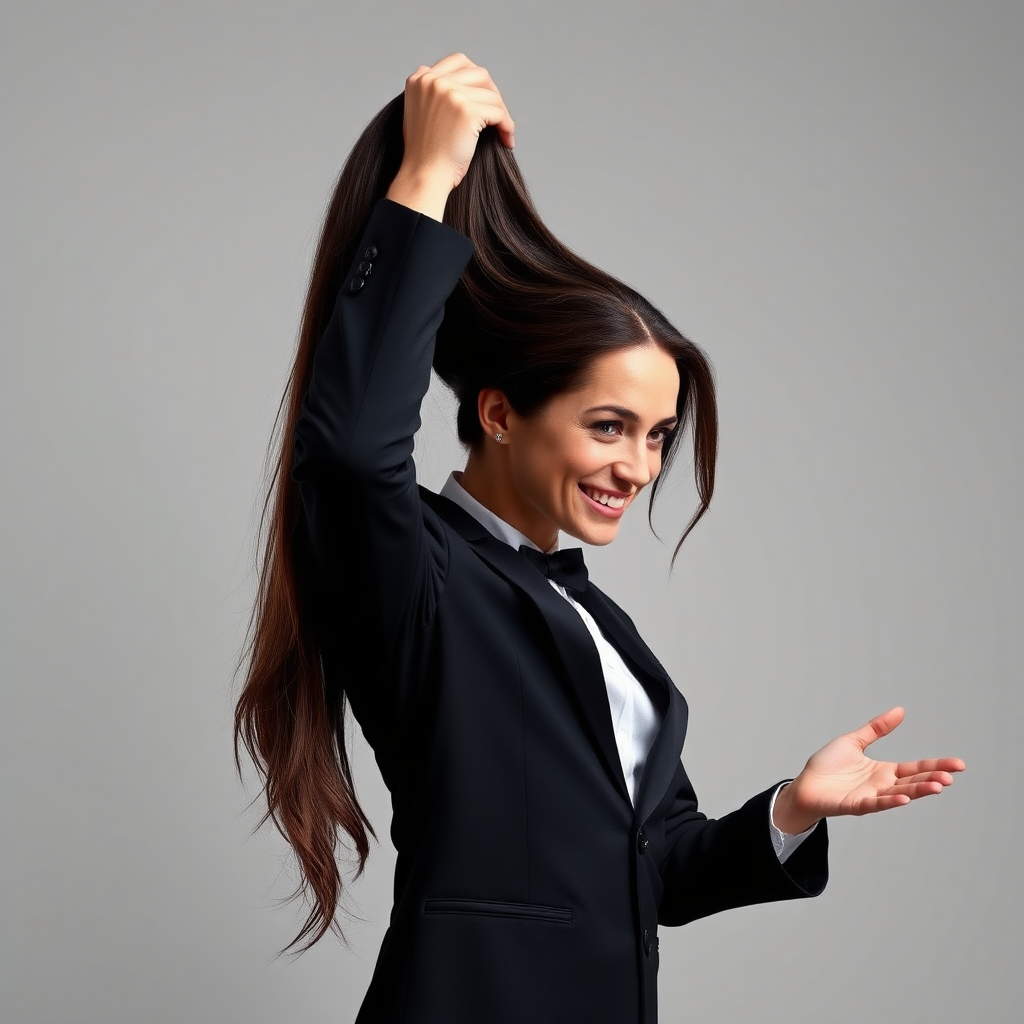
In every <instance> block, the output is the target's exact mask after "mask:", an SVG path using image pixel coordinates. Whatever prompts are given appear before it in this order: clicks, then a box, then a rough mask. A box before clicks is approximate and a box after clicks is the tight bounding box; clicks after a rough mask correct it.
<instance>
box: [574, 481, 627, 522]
mask: <svg viewBox="0 0 1024 1024" xmlns="http://www.w3.org/2000/svg"><path fill="white" fill-rule="evenodd" d="M579 487H580V491H582V492H583V496H584V497H585V498H586V499H587V504H588V505H589V506H590V507H591V508H592V509H593V510H594V511H595V512H598V513H600V514H601V515H603V516H607V517H608V518H610V519H618V518H619V516H621V515H622V512H623V509H624V508H625V507H626V503H627V501H628V500H629V496H628V495H625V494H616V493H615V492H613V491H602V490H600V489H599V488H597V487H586V486H584V485H583V484H580V485H579Z"/></svg>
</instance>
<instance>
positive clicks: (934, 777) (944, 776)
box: [895, 772, 953, 786]
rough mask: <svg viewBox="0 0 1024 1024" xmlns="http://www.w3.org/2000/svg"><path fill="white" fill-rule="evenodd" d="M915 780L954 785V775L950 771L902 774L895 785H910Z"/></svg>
mask: <svg viewBox="0 0 1024 1024" xmlns="http://www.w3.org/2000/svg"><path fill="white" fill-rule="evenodd" d="M915 782H938V783H939V784H940V785H942V786H952V785H953V776H952V775H950V774H949V772H918V773H917V774H915V775H907V776H901V777H900V778H899V781H898V782H897V783H895V785H898V786H908V785H912V784H913V783H915Z"/></svg>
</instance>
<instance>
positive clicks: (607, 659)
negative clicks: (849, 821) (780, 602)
mask: <svg viewBox="0 0 1024 1024" xmlns="http://www.w3.org/2000/svg"><path fill="white" fill-rule="evenodd" d="M461 476H462V474H461V473H460V472H458V471H455V472H453V473H451V475H450V476H449V477H448V479H447V481H445V485H444V487H442V488H441V495H442V496H443V497H445V498H448V499H449V500H450V501H454V502H455V503H456V504H457V505H459V506H460V507H461V508H463V509H464V510H465V511H466V512H468V513H469V514H470V515H471V516H472V517H473V518H474V519H476V520H477V521H478V522H479V523H480V524H481V525H482V526H483V527H485V528H486V529H487V530H488V532H489V533H491V534H493V535H494V536H495V537H497V538H498V540H501V541H504V542H505V543H506V544H509V545H510V546H512V547H514V548H516V550H518V549H519V548H520V546H522V545H524V544H525V545H527V546H528V547H531V548H535V549H536V550H538V551H539V550H540V548H538V547H537V545H536V544H534V543H533V541H532V540H530V538H529V537H526V536H525V535H523V534H522V533H520V532H519V531H518V530H517V529H515V527H513V526H510V525H509V524H508V523H506V522H505V520H504V519H501V518H499V517H498V516H496V515H495V514H494V513H493V512H492V511H491V510H490V509H489V508H487V507H486V506H484V505H481V504H480V502H479V501H477V500H476V498H474V497H473V496H472V495H471V494H470V493H469V492H468V491H467V490H466V489H465V488H464V487H463V486H462V485H461V484H460V483H459V479H460V478H461ZM557 550H558V543H557V542H556V543H555V546H554V547H553V548H552V549H551V551H557ZM551 551H549V552H546V553H547V554H550V553H551ZM548 582H549V583H550V584H551V586H552V587H553V588H554V589H555V590H556V591H557V592H558V593H559V594H561V596H562V597H563V598H564V599H565V600H566V601H568V602H569V604H570V605H572V607H573V608H575V609H576V611H577V613H578V614H579V616H580V618H581V619H583V623H584V625H585V626H586V627H587V630H588V632H589V633H590V635H591V636H592V637H593V639H594V643H595V644H596V646H597V652H598V654H599V656H600V658H601V669H602V671H603V674H604V684H605V687H606V689H607V691H608V706H609V708H610V709H611V713H612V727H613V729H614V732H615V745H616V746H617V747H618V750H619V760H620V762H621V764H622V774H623V775H624V776H625V779H626V785H627V786H628V788H629V796H630V799H631V800H632V801H633V802H634V803H636V792H637V789H638V788H639V786H640V779H641V777H642V776H643V773H644V765H645V764H646V762H647V755H648V753H649V752H650V749H651V746H652V744H653V743H654V738H655V736H656V735H657V734H658V729H659V728H660V727H661V719H660V716H659V714H658V710H657V708H655V706H654V704H653V703H652V701H651V698H650V696H649V695H648V693H647V691H646V690H645V689H644V688H643V686H642V685H641V684H640V682H639V680H638V679H637V678H636V676H634V675H633V673H632V672H631V671H630V670H629V668H628V666H627V665H626V663H625V662H624V661H623V660H622V656H621V655H620V654H619V652H618V651H617V650H616V649H615V648H614V647H613V646H612V645H611V644H610V643H609V642H608V639H607V638H606V637H605V635H604V634H603V633H602V632H601V629H600V627H599V626H598V624H597V623H596V622H595V621H594V618H593V616H592V615H591V614H590V613H589V612H588V611H587V610H586V608H584V607H583V606H582V605H579V604H577V603H576V602H575V601H574V600H573V599H572V597H571V596H570V595H569V592H568V591H567V590H566V589H565V588H564V587H561V586H559V585H558V584H557V583H555V581H554V580H548ZM786 784H787V783H785V782H783V783H782V784H781V785H780V786H779V787H778V789H776V790H775V792H774V793H773V794H772V800H771V804H770V806H769V809H768V826H769V828H770V829H771V834H772V845H773V847H774V848H775V853H776V855H777V856H778V858H779V861H780V862H784V861H785V860H786V859H787V858H788V857H789V855H790V854H791V853H792V852H793V851H794V850H795V849H796V848H797V847H798V846H799V845H800V843H801V842H803V840H804V839H805V838H806V837H807V836H809V835H810V834H811V832H813V831H814V826H811V828H809V829H808V830H807V831H806V832H800V833H799V834H797V835H791V834H790V833H788V832H782V831H780V830H779V829H778V828H776V827H775V824H774V822H773V821H772V811H773V810H774V808H775V798H776V797H777V796H778V795H779V790H780V789H782V787H783V786H785V785H786Z"/></svg>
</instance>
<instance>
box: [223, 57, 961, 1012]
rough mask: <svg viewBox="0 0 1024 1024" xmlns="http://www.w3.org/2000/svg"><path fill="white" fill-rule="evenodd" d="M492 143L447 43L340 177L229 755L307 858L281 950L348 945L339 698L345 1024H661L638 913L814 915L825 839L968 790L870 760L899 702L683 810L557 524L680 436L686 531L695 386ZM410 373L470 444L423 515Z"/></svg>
mask: <svg viewBox="0 0 1024 1024" xmlns="http://www.w3.org/2000/svg"><path fill="white" fill-rule="evenodd" d="M513 132H514V125H513V122H512V119H511V117H510V116H509V112H508V110H507V108H506V106H505V104H504V102H503V100H502V98H501V96H500V94H499V92H498V90H497V89H496V88H495V86H494V83H493V82H492V80H491V78H490V76H489V74H488V73H487V71H486V70H485V69H484V68H482V67H479V66H477V65H475V64H473V63H472V62H471V61H470V60H469V59H468V58H467V57H466V56H465V55H463V54H458V53H457V54H452V55H450V56H448V57H446V58H444V59H443V60H441V61H439V62H438V63H437V64H435V65H433V66H432V67H426V66H423V67H420V68H419V69H418V70H417V71H416V72H414V73H413V74H412V75H411V76H410V77H409V78H408V79H407V81H406V87H405V91H404V94H403V95H402V96H399V97H396V99H395V100H393V101H392V102H391V103H390V104H389V105H388V106H387V107H386V108H385V109H384V110H383V111H381V113H380V114H379V115H378V116H377V117H376V118H375V119H374V121H373V122H371V124H370V125H369V126H368V127H367V129H366V131H365V132H364V133H363V135H362V136H361V137H360V139H359V141H358V142H357V144H356V146H355V148H354V149H353V152H352V154H351V156H350V157H349V160H348V162H347V163H346V165H345V168H344V169H343V171H342V174H341V177H340V179H339V182H338V185H337V188H336V190H335V194H334V198H333V200H332V203H331V206H330V209H329V211H328V214H327V218H326V222H325V226H324V231H323V235H322V238H321V241H320V246H319V249H318V252H317V256H316V260H315V264H314V268H313V275H312V282H311V286H310V292H309V297H308V300H307V303H306V308H305V311H304V315H303V325H302V331H301V336H300V343H299V350H298V353H297V357H296V364H295V368H294V370H293V373H292V377H291V380H290V382H289V393H288V396H286V397H288V398H289V404H288V412H287V420H286V423H285V430H284V435H283V438H282V444H281V449H280V455H279V457H278V462H277V473H276V479H275V484H274V488H275V489H274V491H273V492H272V494H271V496H270V498H271V499H273V501H274V504H273V517H272V520H271V528H270V531H269V533H268V537H267V546H266V557H265V562H264V565H263V572H262V576H261V587H260V593H259V598H258V602H257V606H256V609H255V612H254V617H253V629H252V632H251V640H250V643H249V644H248V646H247V654H248V659H249V660H248V674H247V678H246V684H245V688H244V690H243V692H242V695H241V698H240V700H239V704H238V708H237V712H236V749H237V744H238V743H239V742H243V743H244V744H245V745H246V746H247V747H248V750H249V752H250V753H251V754H252V756H253V758H254V760H255V761H256V763H257V765H258V766H259V767H260V768H261V770H262V771H263V773H264V781H265V794H266V798H267V816H268V817H272V818H273V819H274V820H275V821H276V823H277V824H278V825H279V827H280V828H281V829H282V831H283V833H284V835H285V836H286V838H287V839H288V840H289V842H290V843H291V844H292V846H293V848H294V850H295V853H296V856H297V858H298V862H299V865H300V867H301V870H302V876H303V887H304V889H305V891H306V894H307V895H308V896H309V897H310V899H311V903H312V910H311V913H310V915H309V918H308V919H307V921H306V923H305V926H304V927H303V929H302V931H301V932H300V933H299V935H298V936H297V937H296V939H295V940H294V942H293V945H295V944H300V943H304V945H303V947H302V948H308V946H309V945H311V944H312V943H313V942H316V941H317V940H318V939H320V938H321V937H322V936H323V935H324V934H325V932H326V931H327V930H328V929H329V928H331V927H332V926H333V927H337V925H336V920H335V910H336V905H337V900H338V897H339V894H340V890H341V880H340V874H339V870H338V867H337V863H336V861H335V846H336V840H337V838H338V832H339V830H340V831H342V832H344V833H345V834H346V835H347V836H348V838H349V839H350V840H351V841H352V844H353V846H354V849H355V851H356V854H357V856H358V858H359V867H360V868H361V867H362V863H363V861H364V860H365V857H366V855H367V852H368V839H367V832H368V831H371V832H372V829H371V828H370V823H369V822H368V821H367V820H366V818H365V816H364V815H363V812H362V810H361V808H360V807H359V804H358V802H357V801H356V798H355V795H354V790H353V786H352V780H351V775H350V771H349V765H348V760H347V757H346V752H345V744H344V733H345V729H344V723H345V717H344V715H345V709H346V706H347V705H351V708H352V711H353V713H354V714H355V716H356V719H357V720H358V722H359V724H360V726H361V727H362V729H363V732H364V734H365V736H366V739H367V741H368V742H369V744H370V746H371V747H372V748H373V750H374V753H375V756H376V760H377V763H378V765H379V767H380V770H381V772H382V774H383V777H384V780H385V782H386V783H387V786H388V788H389V790H390V792H391V795H392V805H393V819H392V825H391V835H392V839H393V841H394V844H395V847H396V849H397V852H398V861H397V868H396V877H395V888H394V907H393V910H392V914H391V920H390V926H389V928H388V931H387V934H386V937H385V939H384V942H383V944H382V947H381V950H380V955H379V958H378V961H377V965H376V969H375V972H374V976H373V980H372V982H371V985H370V989H369V992H368V993H367V995H366V998H365V1000H364V1002H363V1007H362V1009H361V1011H360V1014H359V1017H358V1020H359V1021H361V1022H370V1021H373V1022H384V1021H388V1022H391V1021H395V1022H398V1021H408V1022H418V1024H423V1022H434V1021H437V1022H445V1024H463V1022H465V1024H480V1022H487V1024H502V1022H509V1024H512V1022H516V1024H519V1022H523V1021H531V1022H536V1024H541V1022H547V1021H551V1022H555V1021H559V1022H564V1021H586V1022H589V1024H600V1022H609V1024H611V1022H614V1024H623V1022H626V1021H643V1022H653V1021H655V1020H656V1019H657V1000H656V994H657V993H656V981H657V971H658V963H659V955H658V926H659V925H679V924H684V923H686V922H688V921H692V920H694V919H696V918H700V917H703V916H706V915H708V914H713V913H716V912H718V911H721V910H725V909H728V908H731V907H739V906H744V905H748V904H752V903H759V902H766V901H771V900H783V899H793V898H801V897H806V896H815V895H817V894H818V893H820V892H821V891H822V889H823V888H824V886H825V883H826V879H827V845H828V838H827V826H826V822H825V819H826V818H827V817H829V816H832V815H838V814H864V813H867V812H871V811H878V810H883V809H886V808H890V807H895V806H899V805H901V804H904V803H907V802H909V801H910V800H912V799H914V798H916V797H921V796H925V795H927V794H930V793H938V792H941V790H942V788H943V787H944V786H947V785H949V784H950V783H951V782H952V775H951V773H952V772H956V771H960V770H962V769H963V768H964V764H963V762H962V761H960V760H959V759H956V758H940V759H933V760H926V761H914V762H906V763H901V764H896V763H886V762H878V761H873V760H871V759H870V758H868V757H867V756H866V755H865V753H864V751H865V748H866V747H867V746H868V744H870V743H871V742H872V741H873V740H875V739H876V738H878V737H879V736H883V735H885V734H886V733H888V732H890V731H891V730H892V729H893V728H895V727H896V726H897V725H898V724H899V722H900V721H901V720H902V717H903V712H902V709H900V708H893V709H892V710H890V711H888V712H886V713H885V714H883V715H880V716H878V717H877V718H875V719H873V720H872V721H870V722H869V723H867V724H866V725H864V726H863V727H861V728H860V729H857V730H855V731H853V732H851V733H847V734H845V735H843V736H840V737H838V738H837V739H835V740H833V741H832V742H830V743H829V744H827V745H826V746H825V747H823V748H822V749H821V750H819V751H818V752H817V753H816V754H814V755H813V756H812V757H811V758H810V760H808V762H807V763H806V765H805V766H804V768H803V770H802V771H801V772H800V773H799V774H798V775H797V776H796V777H795V778H794V779H791V780H779V781H776V782H775V783H773V784H772V785H770V786H768V787H767V788H765V789H764V790H762V791H761V792H760V793H758V794H757V795H756V796H753V797H751V799H750V800H748V801H747V802H746V803H745V804H744V805H743V806H742V807H740V808H738V809H737V810H735V811H733V812H731V813H729V814H727V815H725V816H724V817H721V818H717V819H709V818H708V817H706V816H705V815H704V814H703V813H702V812H701V811H699V810H698V807H697V799H696V796H695V794H694V792H693V789H692V787H691V785H690V783H689V780H688V779H687V776H686V773H685V771H684V769H683V766H682V763H681V761H680V752H681V749H682V745H683V738H684V735H685V731H686V721H687V713H686V702H685V700H684V698H683V696H682V694H681V693H680V692H679V691H678V690H677V689H676V688H675V686H674V685H673V684H672V682H671V680H670V679H669V678H668V676H667V675H666V673H665V671H664V669H663V668H662V667H661V665H660V664H659V663H658V661H657V660H656V659H655V657H654V656H653V654H652V653H651V652H650V650H649V649H648V647H647V645H646V644H645V643H644V641H643V640H642V639H641V638H640V635H639V634H638V632H637V630H636V629H635V627H634V625H633V623H632V622H631V621H630V619H629V618H628V616H626V615H625V613H624V612H623V611H622V610H621V609H620V608H619V607H618V606H617V605H616V604H615V603H614V602H613V601H612V600H611V599H610V598H608V597H607V596H606V595H605V594H604V593H603V592H602V591H601V590H599V589H598V588H597V587H596V586H595V585H594V583H593V582H591V581H590V580H589V579H588V576H587V572H586V567H585V565H584V564H583V561H582V556H581V553H580V549H578V548H575V549H573V548H571V549H568V550H559V549H558V535H559V532H560V531H561V532H565V533H567V534H569V535H570V536H573V537H576V538H578V539H580V540H582V541H584V542H586V543H590V544H607V543H609V542H611V541H612V540H613V539H614V537H615V534H616V531H617V529H618V525H619V522H620V520H621V518H622V516H623V515H624V514H626V513H627V511H628V510H629V508H630V506H631V505H632V504H633V502H634V501H635V500H636V499H637V498H638V496H639V494H640V492H641V491H642V490H643V489H644V488H645V487H647V486H648V485H650V487H651V492H652V500H653V493H654V491H655V490H656V481H657V479H658V476H659V474H660V473H661V472H662V470H663V469H664V468H665V466H666V465H667V464H668V462H669V461H670V458H671V455H672V454H673V452H674V450H675V448H674V446H675V444H676V442H677V441H678V439H679V438H680V437H681V436H682V435H683V433H684V430H685V428H686V426H687V425H689V426H690V428H691V432H692V437H693V454H694V466H695V476H696V482H697V489H698V493H699V496H700V504H699V506H698V509H697V511H696V513H695V514H694V516H693V518H692V519H691V521H690V523H689V524H688V526H687V528H686V531H685V532H684V534H683V539H685V537H686V534H687V533H688V532H689V530H690V529H691V528H692V527H693V525H694V523H695V522H696V521H697V519H699V518H700V516H701V515H702V514H703V513H704V511H705V510H706V508H707V506H708V502H709V501H710V499H711V494H712V490H713V485H714V465H715V451H716V446H717V416H716V410H715V397H714V389H713V383H712V375H711V371H710V367H709V365H708V363H707V360H706V358H705V357H704V355H703V353H702V352H701V350H700V349H699V348H698V347H697V346H696V345H694V344H693V343H692V342H691V341H689V340H688V339H687V338H685V337H684V336H683V335H682V334H681V333H680V332H679V331H678V330H677V329H676V328H675V327H673V326H672V324H670V323H669V322H668V320H667V319H666V318H665V317H664V315H663V314H662V313H661V312H660V311H658V310H657V309H656V308H655V307H653V306H652V305H651V304H650V303H649V302H648V301H647V300H646V299H644V298H643V296H641V295H639V294H638V293H637V292H635V291H634V290H633V289H631V288H629V287H628V286H627V285H625V284H624V283H622V282H621V281H618V280H616V279H615V278H612V277H611V276H609V275H607V274H605V273H603V272H602V271H600V270H599V269H597V268H596V267H593V266H591V265H590V264H588V263H586V261H584V260H582V259H581V258H580V257H578V256H577V255H576V254H574V253H572V252H571V251H570V250H568V249H566V248H565V247H564V246H563V245H562V244H561V243H559V242H558V240H557V239H555V238H554V237H553V236H552V235H551V234H550V232H548V231H547V229H546V228H545V227H544V225H543V224H542V222H541V221H540V218H539V217H538V216H537V213H536V210H535V209H534V208H533V205H532V203H531V201H530V199H529V195H528V193H527V191H526V187H525V185H524V184H523V181H522V179H521V177H520V176H519V172H518V170H517V168H516V164H515V161H514V158H513V156H512V153H511V147H512V145H513ZM431 365H433V366H434V368H435V369H436V370H437V372H438V374H439V375H440V376H441V377H442V378H443V379H444V380H445V381H446V382H447V383H448V384H449V385H450V386H451V387H452V388H453V390H454V391H455V393H456V395H457V397H458V399H459V402H460V406H459V413H458V429H459V436H460V438H461V439H462V441H463V442H464V443H465V444H466V447H467V449H468V452H469V456H468V461H467V464H466V467H465V469H464V470H463V471H462V472H461V473H453V474H452V476H451V477H450V478H449V480H448V482H447V484H446V485H445V486H444V488H443V489H442V491H441V493H440V494H434V493H432V492H430V491H427V490H425V489H424V488H421V487H419V486H418V485H417V483H416V476H415V467H414V464H413V460H412V451H413V435H414V434H415V432H416V430H417V428H418V427H419V423H420V421H419V406H420V402H421V400H422V398H423V396H424V394H425V393H426V390H427V386H428V383H429V377H430V370H431ZM681 543H682V540H680V544H681ZM676 550H677V551H678V547H677V549H676Z"/></svg>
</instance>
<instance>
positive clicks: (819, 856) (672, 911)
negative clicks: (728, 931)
mask: <svg viewBox="0 0 1024 1024" xmlns="http://www.w3.org/2000/svg"><path fill="white" fill-rule="evenodd" d="M778 785H779V783H775V784H774V785H772V786H770V787H769V788H768V789H766V790H764V791H763V792H761V793H758V794H757V796H753V797H751V798H750V799H749V800H748V801H747V802H746V803H745V804H743V806H742V807H740V808H738V809H737V810H735V811H732V812H731V813H729V814H726V815H724V816H723V817H721V818H708V817H707V816H706V815H704V814H703V813H702V812H701V811H699V810H698V809H697V797H696V795H695V794H694V791H693V787H692V786H691V784H690V780H689V779H688V778H687V776H686V771H685V770H684V768H683V766H682V763H680V765H679V767H678V769H677V770H676V776H675V780H674V787H673V788H674V796H673V799H672V803H671V805H670V806H669V809H668V813H667V815H666V818H665V834H664V844H663V845H662V847H661V849H662V851H663V855H662V858H661V861H660V864H659V870H660V873H661V878H662V883H663V885H664V889H663V892H662V897H661V902H660V904H659V909H658V922H659V924H665V925H681V924H686V923H688V922H689V921H694V920H697V919H698V918H701V917H707V916H708V915H709V914H716V913H718V912H719V911H722V910H730V909H732V908H734V907H745V906H749V905H751V904H753V903H769V902H773V901H776V900H789V899H800V898H802V897H808V896H817V895H818V894H819V893H821V892H822V890H824V888H825V884H826V883H827V881H828V828H827V825H826V822H825V819H822V820H821V821H819V822H818V824H817V825H816V826H815V828H814V831H813V832H812V833H811V834H810V835H809V836H808V837H807V838H806V839H805V840H804V841H803V842H802V843H801V844H800V846H799V847H798V848H797V849H796V850H795V851H794V852H793V854H792V855H791V856H790V857H789V858H787V860H786V862H785V863H784V864H783V863H780V862H779V858H778V856H777V855H776V853H775V848H774V847H773V845H772V840H771V833H770V831H769V827H768V807H769V804H770V803H771V798H772V793H774V792H775V789H776V788H777V787H778Z"/></svg>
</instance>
